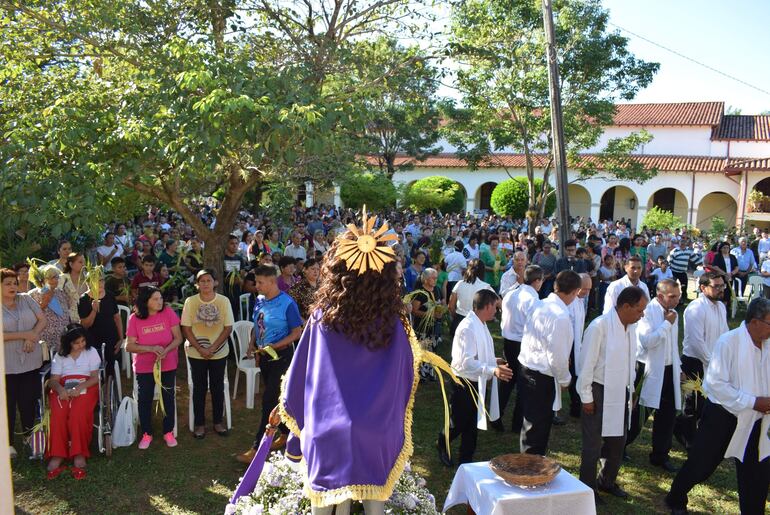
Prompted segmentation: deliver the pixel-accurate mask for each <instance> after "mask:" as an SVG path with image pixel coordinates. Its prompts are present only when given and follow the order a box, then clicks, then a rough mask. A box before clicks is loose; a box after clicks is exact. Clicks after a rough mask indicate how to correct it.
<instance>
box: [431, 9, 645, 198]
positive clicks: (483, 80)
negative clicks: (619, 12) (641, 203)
mask: <svg viewBox="0 0 770 515" xmlns="http://www.w3.org/2000/svg"><path fill="white" fill-rule="evenodd" d="M553 4H554V5H553V7H554V18H555V20H554V24H555V33H556V47H557V52H558V56H559V73H560V78H561V88H562V89H561V97H562V104H563V105H562V111H563V126H564V137H565V141H566V149H567V152H568V154H570V155H572V156H574V155H576V154H577V152H579V151H581V150H585V149H587V148H590V147H592V146H594V145H595V144H596V143H597V142H598V141H599V137H600V136H601V134H602V132H603V129H602V127H603V126H606V125H609V124H610V123H611V122H612V118H613V114H614V103H615V102H617V101H619V100H624V101H627V100H630V99H632V98H634V96H635V95H636V93H637V92H638V91H639V90H640V89H641V88H644V87H645V86H647V85H648V84H649V83H650V82H651V81H652V77H653V75H654V73H655V72H656V71H657V69H658V67H659V66H658V64H656V63H647V62H644V61H642V60H639V59H637V58H636V57H635V56H634V55H633V54H631V53H630V52H629V50H628V40H627V39H626V38H625V37H623V36H621V35H620V33H619V32H617V31H614V32H611V31H610V30H609V28H608V21H609V13H608V11H606V10H605V9H603V8H602V6H601V3H600V2H599V0H559V1H555V2H553ZM541 9H542V7H541V2H531V1H530V2H521V1H517V0H468V1H465V2H460V3H458V4H457V7H456V8H455V9H454V11H453V13H452V28H451V35H450V49H451V54H452V56H453V57H454V58H455V59H456V60H457V61H459V62H462V63H465V64H466V66H464V67H463V68H461V69H460V70H459V71H458V75H457V86H458V88H459V90H460V92H461V93H462V95H463V97H462V105H461V107H460V108H459V109H452V110H450V111H449V112H448V113H447V114H448V115H449V117H450V118H451V122H450V123H449V124H448V125H447V127H446V128H445V131H444V132H445V134H446V136H447V138H448V140H449V142H450V143H452V144H454V145H455V146H456V147H457V148H458V154H459V155H460V156H461V157H464V158H465V159H467V160H468V161H469V163H470V164H471V166H472V167H474V168H475V167H477V166H478V165H479V164H480V163H482V162H484V161H485V160H487V159H489V160H490V161H492V162H493V163H494V156H493V155H492V154H493V153H494V152H499V151H501V150H503V149H512V150H513V151H514V152H522V153H527V154H529V155H533V154H543V155H546V156H551V155H552V142H551V138H550V131H551V111H550V107H549V106H550V101H549V89H548V70H547V59H546V45H545V35H544V31H543V16H542V11H541ZM638 139H639V138H638V137H637V138H632V139H631V140H630V141H629V142H628V144H626V145H621V144H619V143H615V144H614V145H613V148H610V149H608V150H609V152H610V155H611V156H616V155H617V154H618V153H619V152H620V151H621V150H622V147H625V148H626V149H628V148H633V147H634V143H637V144H638ZM497 164H498V165H499V166H503V163H497ZM614 164H615V165H616V166H613V167H612V168H610V169H608V170H605V172H606V173H608V174H609V175H614V174H616V173H618V172H619V171H620V170H624V169H627V166H628V165H629V164H633V162H621V161H619V160H617V159H616V160H615V161H614ZM503 167H504V166H503ZM526 168H527V177H528V179H529V181H530V183H531V182H532V181H534V178H535V173H534V169H535V162H534V160H530V162H528V163H527V166H526ZM550 169H551V165H550V164H547V166H545V173H544V180H546V181H548V175H549V173H550ZM632 172H634V173H632ZM638 172H639V169H638V167H637V168H635V169H628V171H627V172H626V175H628V174H631V175H635V173H638ZM645 178H646V176H645V175H639V180H644V179H645ZM533 193H534V190H533V188H530V198H529V204H530V208H531V209H534V210H537V211H542V209H543V208H544V206H545V200H546V199H545V198H543V197H536V196H535V195H534V194H533Z"/></svg>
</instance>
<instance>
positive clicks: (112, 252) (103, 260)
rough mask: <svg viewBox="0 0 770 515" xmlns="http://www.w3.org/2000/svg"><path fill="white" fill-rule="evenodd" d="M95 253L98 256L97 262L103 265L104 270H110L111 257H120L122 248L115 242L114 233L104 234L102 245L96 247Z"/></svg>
mask: <svg viewBox="0 0 770 515" xmlns="http://www.w3.org/2000/svg"><path fill="white" fill-rule="evenodd" d="M96 254H97V256H98V257H99V264H100V265H102V266H103V267H104V271H105V272H111V271H112V264H111V263H110V262H111V261H112V258H114V257H122V256H123V249H122V248H121V247H120V245H118V244H117V243H115V233H114V232H108V233H107V234H105V235H104V245H102V246H100V247H98V248H97V249H96Z"/></svg>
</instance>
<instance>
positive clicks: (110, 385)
mask: <svg viewBox="0 0 770 515" xmlns="http://www.w3.org/2000/svg"><path fill="white" fill-rule="evenodd" d="M106 345H107V344H106V343H102V354H101V355H102V356H104V355H105V354H104V352H105V347H106ZM105 366H106V365H105V364H104V360H102V362H101V364H100V365H99V375H98V377H99V382H98V385H97V386H98V388H99V400H98V402H97V404H96V408H94V429H95V430H96V446H97V450H98V451H99V453H100V454H104V455H105V456H107V457H110V456H112V428H113V427H114V426H115V418H116V417H117V414H118V408H119V407H120V401H121V399H122V386H121V384H120V364H119V362H118V360H117V359H116V360H115V363H114V368H115V370H114V374H112V375H110V376H108V375H107V372H106V368H105ZM50 377H51V364H50V363H46V364H44V365H43V367H42V368H41V369H40V391H41V395H40V400H39V401H38V413H37V421H36V423H39V422H40V421H41V420H43V417H44V414H45V411H46V401H47V397H46V396H47V393H48V388H47V386H46V385H47V383H48V380H49V379H50ZM105 378H106V379H105ZM33 437H34V435H33ZM30 446H31V447H32V453H31V455H30V459H40V460H42V459H44V457H45V450H46V449H44V448H40V446H37V447H36V446H35V445H32V444H31V445H30Z"/></svg>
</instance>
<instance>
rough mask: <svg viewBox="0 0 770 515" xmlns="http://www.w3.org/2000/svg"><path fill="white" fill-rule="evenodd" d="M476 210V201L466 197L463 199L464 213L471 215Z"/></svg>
mask: <svg viewBox="0 0 770 515" xmlns="http://www.w3.org/2000/svg"><path fill="white" fill-rule="evenodd" d="M475 210H476V199H475V198H471V197H468V198H467V199H465V211H466V212H468V213H473V212H474V211H475Z"/></svg>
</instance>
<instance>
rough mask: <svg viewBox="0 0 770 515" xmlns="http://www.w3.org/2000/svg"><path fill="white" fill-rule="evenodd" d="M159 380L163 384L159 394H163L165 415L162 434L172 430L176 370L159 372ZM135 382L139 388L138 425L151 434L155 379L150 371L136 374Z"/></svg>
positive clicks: (144, 431)
mask: <svg viewBox="0 0 770 515" xmlns="http://www.w3.org/2000/svg"><path fill="white" fill-rule="evenodd" d="M160 382H161V384H162V385H163V388H162V389H161V392H160V394H161V395H162V396H163V408H164V409H165V410H166V416H165V417H163V434H166V433H168V432H170V431H173V430H174V424H175V422H176V416H175V415H176V411H175V409H174V397H175V388H176V370H167V371H165V372H161V373H160ZM136 384H137V386H138V388H139V402H138V403H137V404H138V411H139V425H140V426H141V428H142V433H147V434H148V435H150V436H152V400H153V397H154V396H155V379H154V378H153V376H152V372H150V373H147V374H136Z"/></svg>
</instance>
